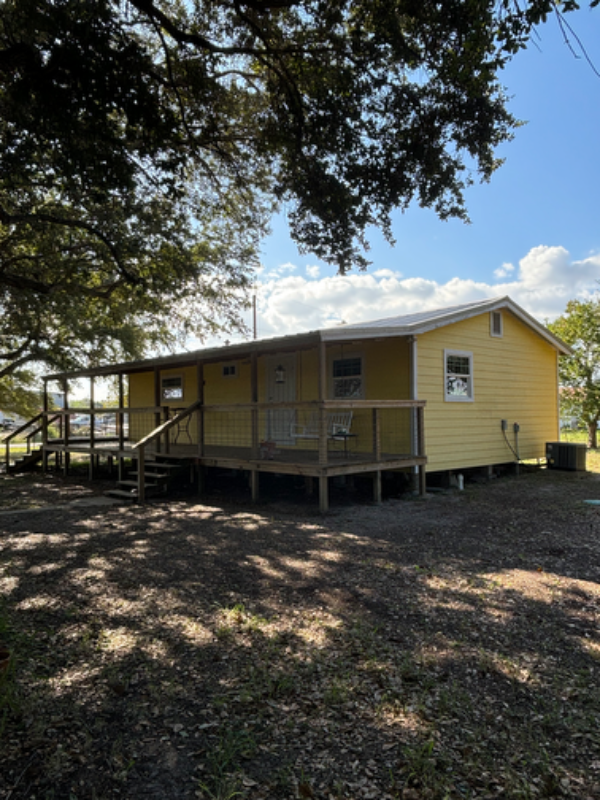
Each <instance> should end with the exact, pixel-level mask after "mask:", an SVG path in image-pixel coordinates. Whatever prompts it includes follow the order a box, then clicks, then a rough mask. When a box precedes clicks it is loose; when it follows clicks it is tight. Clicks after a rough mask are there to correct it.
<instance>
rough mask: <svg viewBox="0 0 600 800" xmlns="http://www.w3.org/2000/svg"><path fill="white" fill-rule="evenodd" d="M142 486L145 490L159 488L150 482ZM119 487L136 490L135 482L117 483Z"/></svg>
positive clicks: (156, 484)
mask: <svg viewBox="0 0 600 800" xmlns="http://www.w3.org/2000/svg"><path fill="white" fill-rule="evenodd" d="M144 485H145V487H146V490H148V489H158V488H160V487H159V484H158V483H152V482H150V481H146V483H145V484H144ZM119 486H131V488H132V489H136V490H137V486H138V482H137V481H119Z"/></svg>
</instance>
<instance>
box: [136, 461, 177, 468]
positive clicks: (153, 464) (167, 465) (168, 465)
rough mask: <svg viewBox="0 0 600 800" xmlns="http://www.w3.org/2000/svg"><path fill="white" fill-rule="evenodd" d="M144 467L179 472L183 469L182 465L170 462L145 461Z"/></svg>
mask: <svg viewBox="0 0 600 800" xmlns="http://www.w3.org/2000/svg"><path fill="white" fill-rule="evenodd" d="M144 466H145V468H146V469H154V468H156V469H170V470H177V469H182V465H181V464H179V463H177V464H174V463H172V462H170V461H144Z"/></svg>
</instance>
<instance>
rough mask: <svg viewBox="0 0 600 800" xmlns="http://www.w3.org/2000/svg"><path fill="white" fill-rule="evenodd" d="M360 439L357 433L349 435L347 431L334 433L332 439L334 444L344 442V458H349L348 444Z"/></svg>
mask: <svg viewBox="0 0 600 800" xmlns="http://www.w3.org/2000/svg"><path fill="white" fill-rule="evenodd" d="M357 437H358V434H357V433H347V432H345V431H339V432H338V433H334V434H333V436H332V437H331V440H332V441H333V442H344V458H348V455H349V453H348V442H349V441H350V440H351V439H356V438H357Z"/></svg>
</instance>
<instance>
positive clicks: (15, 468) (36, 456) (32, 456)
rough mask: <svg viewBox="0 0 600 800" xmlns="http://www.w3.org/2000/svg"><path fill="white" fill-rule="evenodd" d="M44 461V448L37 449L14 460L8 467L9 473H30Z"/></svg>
mask: <svg viewBox="0 0 600 800" xmlns="http://www.w3.org/2000/svg"><path fill="white" fill-rule="evenodd" d="M41 460H42V448H41V447H36V448H34V449H33V450H30V451H29V453H25V454H24V455H22V456H19V457H18V458H16V459H15V460H14V462H13V463H12V464H10V465H9V467H8V473H9V474H14V473H15V472H29V470H32V469H33V468H34V467H35V466H37V464H39V463H40V461H41Z"/></svg>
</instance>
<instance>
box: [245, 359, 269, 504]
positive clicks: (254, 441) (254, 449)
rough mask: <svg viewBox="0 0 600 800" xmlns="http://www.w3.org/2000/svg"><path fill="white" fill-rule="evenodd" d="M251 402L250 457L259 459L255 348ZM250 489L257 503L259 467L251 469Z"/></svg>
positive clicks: (252, 362)
mask: <svg viewBox="0 0 600 800" xmlns="http://www.w3.org/2000/svg"><path fill="white" fill-rule="evenodd" d="M250 402H251V403H252V406H253V408H252V410H251V412H250V427H251V437H252V438H251V442H250V448H251V450H250V457H251V458H252V459H258V456H259V447H258V355H257V353H256V350H253V351H252V355H251V356H250ZM268 413H270V412H268ZM250 489H251V491H252V502H254V503H256V502H257V501H258V495H259V474H258V470H257V469H252V470H250Z"/></svg>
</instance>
